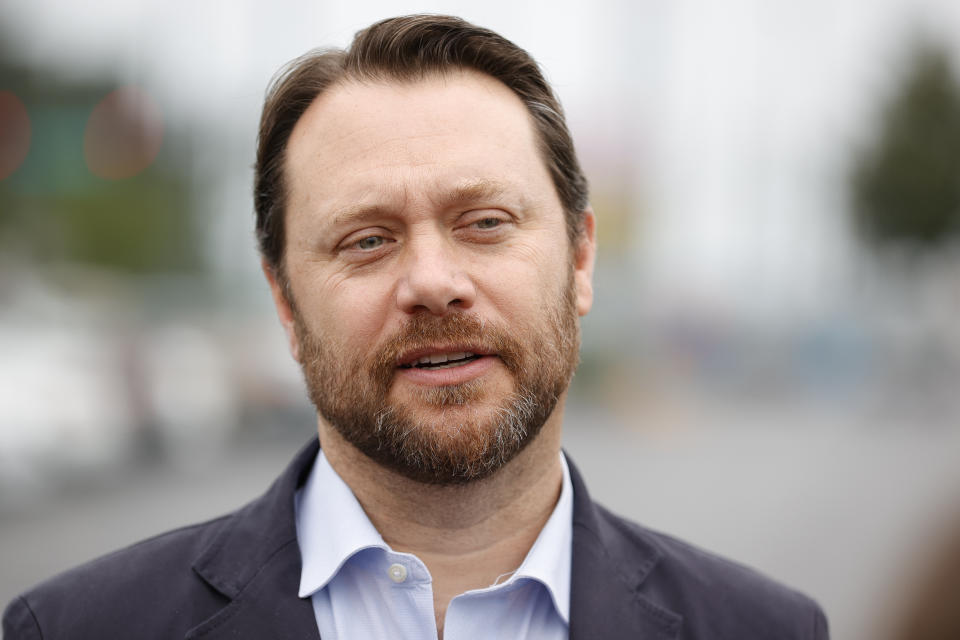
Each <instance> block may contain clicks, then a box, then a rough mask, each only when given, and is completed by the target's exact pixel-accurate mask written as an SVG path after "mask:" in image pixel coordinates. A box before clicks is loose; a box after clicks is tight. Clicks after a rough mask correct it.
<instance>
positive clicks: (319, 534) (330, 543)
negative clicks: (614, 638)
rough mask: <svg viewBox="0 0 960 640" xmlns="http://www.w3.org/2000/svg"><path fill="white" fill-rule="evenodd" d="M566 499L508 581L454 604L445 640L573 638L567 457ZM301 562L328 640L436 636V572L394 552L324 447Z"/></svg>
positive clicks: (305, 491) (300, 535) (300, 511)
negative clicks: (337, 470) (433, 572)
mask: <svg viewBox="0 0 960 640" xmlns="http://www.w3.org/2000/svg"><path fill="white" fill-rule="evenodd" d="M560 461H561V464H562V466H563V486H562V489H561V491H560V499H559V500H558V501H557V505H556V506H555V507H554V510H553V513H552V514H551V515H550V518H549V519H548V520H547V523H546V524H545V525H544V527H543V529H542V530H541V531H540V535H539V536H538V537H537V539H536V541H535V542H534V544H533V547H531V548H530V551H529V552H528V553H527V557H526V558H525V559H524V561H523V563H522V564H521V565H520V567H519V568H518V569H517V571H515V572H514V573H513V574H512V575H510V576H509V578H507V579H504V580H502V581H498V582H499V584H495V585H491V586H489V587H486V588H484V589H475V590H473V591H467V592H466V593H462V594H460V595H458V596H456V597H455V598H453V599H452V600H451V601H450V605H449V606H448V607H447V612H446V617H445V618H444V631H443V636H444V639H445V640H468V639H469V640H476V639H481V638H511V639H512V638H529V639H534V640H561V639H562V638H567V637H568V627H569V619H570V561H571V549H572V547H571V545H572V542H573V489H572V486H571V484H570V471H569V469H568V468H567V462H566V460H565V459H564V458H563V454H560ZM296 514H297V540H298V542H299V545H300V553H301V556H302V559H303V569H302V571H301V574H300V593H299V595H300V597H301V598H311V600H312V602H313V611H314V614H315V615H316V618H317V627H318V629H319V631H320V638H321V640H366V639H376V640H382V639H383V638H390V639H391V640H394V639H396V640H423V639H430V640H433V639H436V638H437V626H436V620H435V618H434V609H433V588H432V579H431V577H430V572H429V571H427V567H426V565H425V564H423V562H421V561H420V559H419V558H417V557H416V556H415V555H413V554H409V553H397V552H395V551H393V550H392V549H391V548H390V546H389V545H387V543H386V542H384V540H383V537H381V535H380V534H379V533H378V532H377V530H376V528H375V527H374V526H373V524H372V523H371V522H370V519H369V518H368V517H367V515H366V513H364V511H363V509H362V508H361V507H360V503H359V502H357V499H356V497H355V496H354V495H353V492H352V491H351V490H350V488H349V487H348V486H347V485H346V483H345V482H344V481H343V480H342V479H341V478H340V476H339V475H337V472H336V471H334V470H333V467H331V466H330V463H329V462H328V461H327V459H326V457H325V456H324V455H323V451H320V453H319V454H318V455H317V461H316V464H314V466H313V469H312V470H311V472H310V476H309V477H308V478H307V482H306V484H304V486H303V488H302V489H300V490H299V491H298V492H297V495H296Z"/></svg>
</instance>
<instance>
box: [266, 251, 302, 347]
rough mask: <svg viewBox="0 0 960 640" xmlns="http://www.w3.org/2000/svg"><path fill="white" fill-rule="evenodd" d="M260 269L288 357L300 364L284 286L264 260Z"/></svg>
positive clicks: (272, 268)
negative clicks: (278, 321) (287, 349)
mask: <svg viewBox="0 0 960 640" xmlns="http://www.w3.org/2000/svg"><path fill="white" fill-rule="evenodd" d="M260 268H261V269H263V275H264V276H265V277H266V278H267V284H269V285H270V295H271V296H272V297H273V306H274V308H276V310H277V317H278V318H279V319H280V325H281V326H282V327H283V331H284V333H286V335H287V346H288V348H289V349H290V355H291V356H293V359H294V360H296V361H297V362H300V341H299V340H298V339H297V331H296V323H295V322H294V317H293V307H292V306H291V305H290V301H289V299H288V294H287V292H286V291H285V288H284V286H283V285H282V284H280V280H279V278H278V277H277V273H276V270H275V269H274V267H272V266H270V265H269V264H268V263H267V261H266V259H265V258H262V259H261V260H260Z"/></svg>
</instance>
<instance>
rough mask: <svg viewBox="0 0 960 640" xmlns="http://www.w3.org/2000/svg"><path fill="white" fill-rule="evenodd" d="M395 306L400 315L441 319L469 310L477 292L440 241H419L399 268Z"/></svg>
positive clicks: (409, 250)
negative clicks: (418, 315) (427, 315)
mask: <svg viewBox="0 0 960 640" xmlns="http://www.w3.org/2000/svg"><path fill="white" fill-rule="evenodd" d="M400 269H401V272H400V274H399V282H398V287H397V306H398V307H399V308H400V310H401V311H403V312H404V313H411V314H413V313H420V312H424V311H426V312H429V313H432V314H434V315H438V316H439V315H443V314H445V313H449V312H451V311H454V310H463V309H469V308H470V307H471V306H473V302H474V300H475V299H476V295H477V291H476V287H475V286H474V283H473V280H472V279H471V278H470V276H469V275H468V274H467V272H466V270H465V269H464V268H463V265H462V261H461V260H459V259H458V257H457V255H456V252H455V250H454V248H453V247H451V246H449V244H448V243H446V242H444V241H443V239H440V238H419V239H417V240H416V241H414V242H411V244H410V245H409V246H408V248H407V255H406V256H404V260H403V262H402V265H401V267H400Z"/></svg>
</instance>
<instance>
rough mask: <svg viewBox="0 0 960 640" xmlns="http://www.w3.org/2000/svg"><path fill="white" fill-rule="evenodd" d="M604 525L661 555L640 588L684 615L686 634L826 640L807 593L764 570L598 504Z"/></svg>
mask: <svg viewBox="0 0 960 640" xmlns="http://www.w3.org/2000/svg"><path fill="white" fill-rule="evenodd" d="M599 513H600V516H601V517H600V519H601V521H602V522H603V523H604V525H605V526H609V527H612V528H613V529H616V530H617V531H618V532H619V533H620V534H621V535H624V536H627V537H628V538H632V539H634V540H637V541H641V542H642V544H644V545H645V546H646V547H647V548H650V549H653V550H654V552H655V553H656V555H657V556H658V557H659V558H658V561H657V563H656V565H655V566H654V567H653V568H652V570H651V571H650V574H649V575H648V577H647V579H646V581H645V583H644V584H643V585H642V590H643V591H644V592H646V593H647V594H648V597H649V598H650V599H651V600H653V601H655V602H658V604H660V605H661V606H665V607H667V608H669V609H671V610H673V611H676V612H678V613H679V614H681V615H682V616H683V629H684V632H683V634H682V637H684V638H708V637H709V638H731V639H732V638H737V639H743V638H782V639H784V640H786V639H788V638H797V639H800V638H803V639H811V638H815V639H817V640H825V639H826V638H827V637H828V631H827V621H826V617H825V616H824V613H823V611H822V609H821V608H820V607H819V605H818V604H817V603H816V602H814V601H813V600H812V599H811V598H809V597H808V596H806V595H804V594H803V593H800V592H799V591H796V590H794V589H791V588H789V587H786V586H784V585H783V584H780V583H779V582H776V581H774V580H772V579H771V578H769V577H767V576H765V575H763V574H762V573H760V572H758V571H756V570H755V569H752V568H750V567H747V566H745V565H743V564H740V563H738V562H734V561H732V560H729V559H727V558H724V557H721V556H719V555H717V554H714V553H711V552H709V551H706V550H704V549H701V548H700V547H697V546H695V545H693V544H690V543H688V542H685V541H683V540H680V539H678V538H676V537H674V536H671V535H668V534H665V533H661V532H658V531H654V530H652V529H648V528H646V527H644V526H641V525H639V524H637V523H635V522H632V521H630V520H626V519H624V518H621V517H619V516H616V515H614V514H613V513H611V512H610V511H608V510H606V509H604V508H603V507H599Z"/></svg>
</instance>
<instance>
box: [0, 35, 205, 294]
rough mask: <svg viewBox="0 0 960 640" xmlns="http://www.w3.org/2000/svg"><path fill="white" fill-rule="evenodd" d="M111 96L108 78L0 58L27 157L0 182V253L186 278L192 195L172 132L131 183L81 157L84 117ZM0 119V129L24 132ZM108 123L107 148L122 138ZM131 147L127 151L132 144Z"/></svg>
mask: <svg viewBox="0 0 960 640" xmlns="http://www.w3.org/2000/svg"><path fill="white" fill-rule="evenodd" d="M114 89H116V86H115V85H114V84H113V83H112V82H110V81H109V80H107V79H98V78H88V77H80V78H78V77H72V76H70V74H69V72H68V71H67V70H50V69H36V68H30V67H28V66H25V65H23V64H20V63H18V62H16V61H15V59H14V58H13V56H10V55H6V54H3V55H0V91H4V92H7V95H8V97H9V95H10V94H13V95H14V96H16V99H17V100H18V101H19V102H20V103H21V104H22V105H24V106H25V107H26V111H27V114H28V115H29V129H30V132H29V138H30V140H29V151H28V152H27V154H26V157H25V158H24V159H23V160H22V162H21V163H20V164H19V166H17V167H16V168H15V170H13V171H12V172H10V173H9V174H8V175H6V176H3V177H2V179H0V210H2V213H0V249H2V250H3V251H4V252H5V253H7V254H8V255H14V256H19V258H20V259H25V260H29V261H31V262H34V263H37V264H84V265H89V266H94V267H97V268H105V269H108V270H112V271H116V272H121V273H127V274H131V275H142V274H149V273H161V272H180V273H192V272H195V271H197V270H198V269H199V268H200V266H201V260H200V254H199V251H200V244H201V237H200V235H201V234H200V229H198V228H197V227H198V225H197V219H198V216H197V205H196V201H197V198H196V197H195V191H194V189H193V184H194V180H193V177H192V175H191V170H190V161H189V156H188V154H186V153H184V148H183V144H182V138H178V136H177V134H178V132H177V131H176V130H174V129H173V128H172V127H170V126H167V127H165V128H166V132H165V133H166V135H165V138H164V139H163V144H162V147H160V148H159V155H156V160H155V161H153V158H152V157H151V158H149V161H150V162H149V166H147V167H146V168H145V169H143V170H142V171H139V172H138V173H136V175H132V176H130V177H124V178H122V179H110V178H109V177H101V176H100V175H96V174H95V172H94V171H93V169H94V168H95V167H93V168H92V167H91V166H90V161H89V154H88V157H86V158H85V146H84V145H85V132H88V131H89V128H90V127H89V124H88V123H89V122H90V118H91V114H92V113H93V111H94V109H95V107H96V106H97V105H98V104H99V103H101V102H102V101H103V100H104V98H105V97H107V96H109V95H110V94H111V92H112V91H113V90H114ZM113 115H115V114H109V113H108V114H107V118H110V117H111V116H113ZM2 119H3V118H0V120H2ZM6 120H7V121H5V122H0V128H2V127H7V128H10V127H11V126H16V127H23V123H22V122H19V121H18V122H11V121H9V120H10V119H9V118H7V119H6ZM114 120H116V121H117V124H116V126H113V127H112V129H109V130H108V131H107V133H108V134H111V135H114V139H108V140H106V144H114V145H116V144H117V140H116V138H117V137H122V136H123V135H129V131H130V127H129V123H125V122H122V114H120V115H118V116H116V117H115V118H114ZM106 126H107V127H111V126H112V124H111V121H109V120H107V125H106ZM125 126H126V129H124V127H125ZM8 137H9V136H8ZM87 138H89V133H87ZM119 144H120V145H123V144H125V141H124V140H122V139H121V140H119ZM133 144H134V151H136V150H137V149H136V146H135V145H136V144H139V142H138V141H137V140H134V141H133ZM158 144H159V143H158ZM127 146H128V147H129V144H128V145H127Z"/></svg>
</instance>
